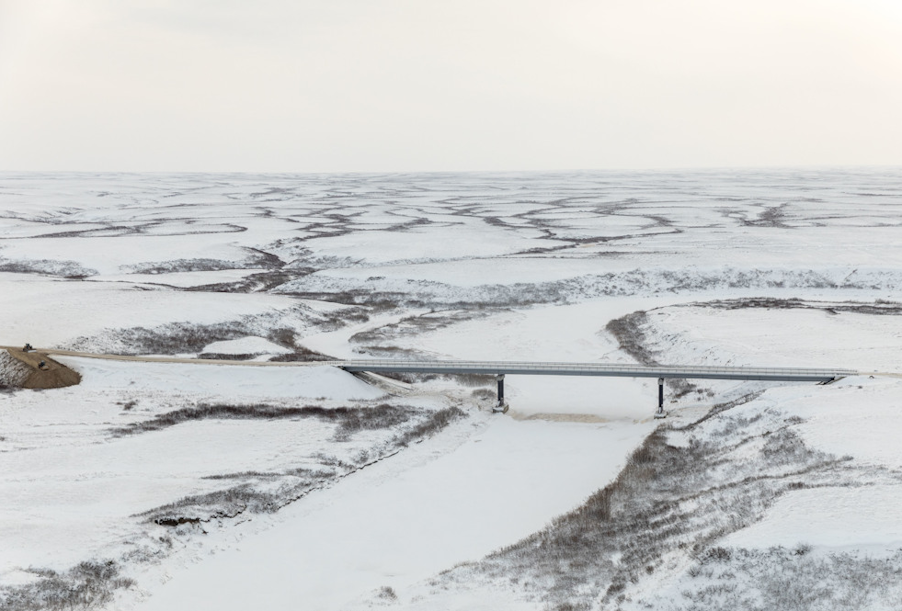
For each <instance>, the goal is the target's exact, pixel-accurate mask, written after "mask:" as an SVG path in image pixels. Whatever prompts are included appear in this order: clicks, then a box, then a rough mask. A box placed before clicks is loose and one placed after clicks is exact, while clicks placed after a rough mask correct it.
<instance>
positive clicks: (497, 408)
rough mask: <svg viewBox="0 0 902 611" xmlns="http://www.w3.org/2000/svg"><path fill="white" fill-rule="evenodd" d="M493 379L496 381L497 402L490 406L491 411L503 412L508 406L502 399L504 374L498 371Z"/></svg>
mask: <svg viewBox="0 0 902 611" xmlns="http://www.w3.org/2000/svg"><path fill="white" fill-rule="evenodd" d="M495 380H496V381H497V382H498V403H496V404H495V407H494V408H492V411H493V412H496V413H497V412H501V413H504V412H506V411H507V408H508V405H507V403H506V402H505V400H504V374H503V373H499V374H498V375H496V376H495Z"/></svg>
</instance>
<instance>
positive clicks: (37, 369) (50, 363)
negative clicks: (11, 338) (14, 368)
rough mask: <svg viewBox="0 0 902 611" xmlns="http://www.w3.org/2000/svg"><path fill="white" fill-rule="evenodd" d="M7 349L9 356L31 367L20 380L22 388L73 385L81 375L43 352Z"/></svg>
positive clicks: (79, 379)
mask: <svg viewBox="0 0 902 611" xmlns="http://www.w3.org/2000/svg"><path fill="white" fill-rule="evenodd" d="M7 351H8V352H9V355H10V356H12V357H13V358H15V359H17V360H19V361H21V362H22V363H25V364H26V365H27V366H28V367H29V368H30V369H31V372H30V373H29V374H28V377H27V378H25V381H24V382H22V388H30V389H35V390H38V389H47V388H64V387H66V386H75V385H76V384H78V383H80V382H81V375H80V374H79V373H78V372H76V371H73V370H72V369H69V368H68V367H66V366H65V365H63V364H62V363H59V362H57V361H54V360H53V359H52V358H50V357H49V356H47V355H46V354H45V353H43V352H39V351H34V352H32V351H29V352H25V351H24V350H19V349H17V348H9V349H8V350H7Z"/></svg>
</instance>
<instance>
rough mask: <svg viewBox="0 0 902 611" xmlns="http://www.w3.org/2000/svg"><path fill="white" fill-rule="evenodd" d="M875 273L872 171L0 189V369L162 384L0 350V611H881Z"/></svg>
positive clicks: (82, 183) (896, 189) (891, 237)
mask: <svg viewBox="0 0 902 611" xmlns="http://www.w3.org/2000/svg"><path fill="white" fill-rule="evenodd" d="M900 244H902V172H900V171H899V170H896V169H845V170H844V169H834V170H804V171H802V170H755V171H751V170H749V171H696V172H572V173H553V174H541V173H530V174H411V175H400V174H398V175H253V174H236V175H214V174H179V175H162V174H161V175H150V174H147V175H142V174H10V173H6V174H0V345H6V346H22V345H24V344H25V343H26V342H28V343H30V344H32V345H34V346H35V347H36V348H39V349H40V348H55V349H67V350H73V351H78V352H82V353H99V354H108V355H131V356H157V357H182V358H185V359H189V362H161V361H153V362H150V361H127V360H101V359H95V358H89V357H86V356H59V357H55V360H56V361H58V362H59V363H61V364H62V365H64V366H67V367H69V368H71V369H73V370H75V371H77V372H78V373H79V374H80V375H81V383H80V384H78V385H76V386H69V387H65V388H55V389H49V390H25V389H23V388H21V386H22V380H23V379H24V376H26V375H28V373H29V371H30V370H29V369H28V366H27V365H25V364H23V363H22V362H21V361H20V360H17V358H16V357H15V355H14V354H13V352H12V351H10V352H7V351H3V350H0V387H2V388H0V611H27V610H50V609H53V610H55V609H98V610H100V609H105V610H112V609H116V610H128V611H154V610H160V611H162V610H168V611H172V610H180V609H186V610H187V609H217V610H219V611H238V610H242V611H243V610H245V609H263V610H272V611H278V610H289V609H290V610H296V609H317V610H338V609H342V610H343V609H382V608H386V609H411V610H412V609H416V610H427V609H429V610H432V609H436V610H438V609H441V610H445V609H492V610H511V611H513V610H517V611H520V610H524V611H525V610H559V611H565V610H614V609H622V610H624V611H625V610H641V609H665V610H671V609H672V610H702V609H704V610H712V609H713V610H718V609H724V610H726V609H731V610H734V609H760V610H762V611H763V610H772V609H801V610H812V611H813V610H832V609H887V610H890V609H900V608H902V509H900V508H902V445H900V443H899V441H898V439H899V435H898V431H899V421H898V417H899V416H898V414H899V408H900V406H902V374H900V372H902V362H900V360H902V359H900V354H902V352H900V348H902V324H900V322H902V246H900ZM367 357H378V358H404V359H418V358H447V359H484V360H537V361H574V362H616V363H631V362H639V363H643V364H660V363H666V364H682V365H734V366H743V365H748V366H787V367H837V368H845V369H852V370H855V371H858V372H860V374H859V375H857V376H850V377H846V378H844V379H841V380H838V381H836V382H834V383H832V384H827V385H814V384H789V383H762V382H704V381H698V380H672V381H670V382H669V383H668V387H667V389H666V391H667V392H666V394H667V404H666V409H667V411H668V417H667V418H665V419H663V420H656V419H653V418H652V414H653V412H654V409H655V406H656V392H657V388H656V386H655V383H654V380H652V381H642V380H631V379H612V378H598V379H591V378H580V379H575V378H572V379H571V378H563V377H560V378H559V377H542V376H537V377H527V376H509V377H508V381H507V384H508V391H507V395H508V400H509V402H510V406H511V409H510V411H509V412H507V413H506V414H504V415H501V414H493V413H492V409H491V408H492V405H493V402H494V394H493V393H494V391H493V384H494V380H493V379H492V378H490V377H484V376H432V375H409V374H404V375H397V376H393V377H391V378H386V377H381V376H358V377H355V376H353V375H351V374H349V373H346V372H344V371H341V370H339V369H335V368H333V367H330V366H324V365H322V364H317V363H318V362H321V361H326V360H331V359H342V358H367ZM201 358H202V359H204V360H203V362H198V363H192V362H190V360H194V359H201ZM217 360H219V361H223V363H222V364H217V363H216V361H217ZM234 361H240V363H237V364H236V363H234ZM267 363H268V364H269V365H267ZM274 363H278V364H280V365H279V366H272V364H274ZM289 365H290V366H289Z"/></svg>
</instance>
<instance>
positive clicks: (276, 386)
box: [55, 356, 383, 401]
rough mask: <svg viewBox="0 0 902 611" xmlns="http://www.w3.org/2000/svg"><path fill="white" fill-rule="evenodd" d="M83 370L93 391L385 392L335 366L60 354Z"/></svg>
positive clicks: (351, 396)
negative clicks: (112, 358)
mask: <svg viewBox="0 0 902 611" xmlns="http://www.w3.org/2000/svg"><path fill="white" fill-rule="evenodd" d="M55 358H56V359H57V360H59V361H60V362H61V363H64V364H66V365H69V366H70V367H72V369H75V370H76V371H78V372H79V373H80V374H81V375H82V383H81V384H80V385H79V386H80V387H81V388H85V389H89V390H106V389H123V390H130V391H174V392H185V393H193V394H201V395H206V396H213V397H223V398H230V399H245V400H248V399H254V398H263V399H265V398H269V397H283V398H299V399H315V398H317V397H328V398H330V399H332V400H335V401H351V400H363V399H377V398H379V397H381V396H382V395H383V393H382V392H381V391H379V390H378V389H376V388H374V387H372V386H369V385H368V384H366V383H365V382H362V381H360V380H358V379H357V378H355V377H354V376H353V375H351V374H349V373H347V372H345V371H341V370H340V369H336V368H334V367H315V366H313V367H309V366H308V367H304V366H298V367H278V368H263V367H252V366H246V367H245V366H241V365H228V366H226V365H207V364H203V365H200V364H198V365H193V364H192V365H191V366H190V367H185V366H184V365H182V364H179V363H133V362H123V361H109V360H100V359H90V358H81V357H70V356H60V357H55Z"/></svg>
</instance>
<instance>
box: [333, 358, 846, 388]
mask: <svg viewBox="0 0 902 611" xmlns="http://www.w3.org/2000/svg"><path fill="white" fill-rule="evenodd" d="M329 364H334V365H335V366H337V367H341V368H342V369H344V370H345V371H369V372H372V373H380V372H383V373H449V374H488V375H504V374H509V375H562V376H609V377H625V378H664V379H667V378H682V379H709V380H764V381H774V382H829V381H831V380H835V379H837V378H841V377H844V376H850V375H857V374H858V372H857V371H853V370H851V369H811V368H793V367H710V366H694V367H687V366H682V365H654V366H644V365H619V364H601V363H560V362H521V361H399V360H390V359H366V360H353V361H333V362H330V363H329Z"/></svg>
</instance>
